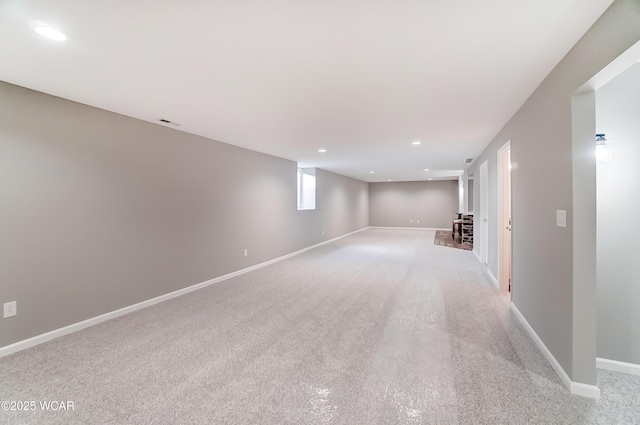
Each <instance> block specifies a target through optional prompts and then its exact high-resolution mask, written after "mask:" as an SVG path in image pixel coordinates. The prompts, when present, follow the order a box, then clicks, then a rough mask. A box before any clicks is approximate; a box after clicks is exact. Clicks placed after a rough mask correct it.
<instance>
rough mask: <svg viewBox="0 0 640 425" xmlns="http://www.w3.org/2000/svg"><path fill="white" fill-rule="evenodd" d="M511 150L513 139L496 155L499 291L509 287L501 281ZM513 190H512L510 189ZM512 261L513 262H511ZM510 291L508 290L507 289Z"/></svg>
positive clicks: (497, 284) (497, 283)
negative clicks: (508, 154)
mask: <svg viewBox="0 0 640 425" xmlns="http://www.w3.org/2000/svg"><path fill="white" fill-rule="evenodd" d="M510 149H511V139H509V140H507V142H506V143H505V144H504V145H502V147H500V148H499V149H498V152H497V153H496V158H497V163H498V166H497V171H498V187H497V190H498V226H496V230H497V241H498V243H497V244H496V245H497V246H496V254H497V256H498V277H499V279H496V282H495V283H496V286H497V287H498V289H502V288H501V287H500V286H501V284H503V287H507V286H508V283H507V284H506V285H504V283H505V282H502V281H501V279H502V278H503V277H504V276H503V274H504V268H505V264H504V263H505V259H504V258H503V255H504V252H503V251H504V249H505V246H504V245H505V234H504V232H505V221H506V220H505V217H504V210H505V199H504V184H505V182H504V181H503V180H504V179H505V175H504V171H503V170H504V168H505V164H504V153H505V152H507V151H509V150H510ZM509 178H510V177H509ZM510 190H511V189H510ZM509 261H511V260H509ZM506 289H508V288H506Z"/></svg>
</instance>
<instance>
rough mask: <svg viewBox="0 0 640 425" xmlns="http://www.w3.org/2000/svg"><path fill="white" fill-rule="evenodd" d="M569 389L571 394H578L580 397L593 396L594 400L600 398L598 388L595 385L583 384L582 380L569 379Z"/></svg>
mask: <svg viewBox="0 0 640 425" xmlns="http://www.w3.org/2000/svg"><path fill="white" fill-rule="evenodd" d="M569 391H571V394H574V395H579V396H580V397H587V398H593V399H595V400H598V399H599V398H600V388H598V387H596V386H595V385H590V384H583V383H582V382H574V381H571V386H570V387H569Z"/></svg>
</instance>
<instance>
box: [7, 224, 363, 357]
mask: <svg viewBox="0 0 640 425" xmlns="http://www.w3.org/2000/svg"><path fill="white" fill-rule="evenodd" d="M367 229H368V227H364V228H362V229H358V230H356V231H354V232H350V233H346V234H344V235H341V236H338V237H336V238H333V239H328V240H326V241H323V242H320V243H317V244H315V245H311V246H308V247H306V248H303V249H301V250H299V251H295V252H292V253H290V254H286V255H283V256H282V257H278V258H274V259H273V260H269V261H265V262H263V263H260V264H256V265H253V266H251V267H247V268H244V269H241V270H237V271H235V272H232V273H228V274H225V275H222V276H218V277H216V278H213V279H210V280H207V281H205V282H201V283H197V284H195V285H192V286H188V287H186V288H182V289H178V290H177V291H173V292H169V293H168V294H164V295H160V296H158V297H155V298H151V299H149V300H146V301H141V302H139V303H136V304H133V305H130V306H127V307H123V308H121V309H118V310H114V311H111V312H109V313H105V314H101V315H100V316H96V317H92V318H90V319H86V320H83V321H81V322H77V323H73V324H71V325H68V326H65V327H63V328H59V329H55V330H52V331H50V332H46V333H43V334H40V335H36V336H34V337H31V338H28V339H25V340H22V341H18V342H15V343H13V344H9V345H5V346H4V347H0V358H2V357H5V356H8V355H10V354H13V353H16V352H18V351H22V350H25V349H27V348H31V347H34V346H36V345H39V344H42V343H44V342H47V341H51V340H52V339H56V338H59V337H61V336H64V335H68V334H70V333H73V332H78V331H80V330H82V329H86V328H88V327H91V326H94V325H97V324H99V323H102V322H106V321H107V320H111V319H115V318H116V317H120V316H123V315H125V314H128V313H133V312H134V311H138V310H141V309H143V308H146V307H151V306H152V305H155V304H158V303H161V302H163V301H167V300H170V299H172V298H176V297H179V296H181V295H184V294H188V293H189V292H193V291H197V290H198V289H202V288H206V287H207V286H209V285H213V284H215V283H219V282H222V281H224V280H227V279H231V278H232V277H236V276H240V275H242V274H245V273H248V272H250V271H253V270H257V269H260V268H262V267H266V266H268V265H271V264H273V263H277V262H278V261H282V260H286V259H287V258H291V257H294V256H296V255H300V254H302V253H303V252H307V251H310V250H312V249H314V248H317V247H319V246H321V245H326V244H328V243H331V242H334V241H337V240H338V239H342V238H345V237H347V236H350V235H353V234H355V233H358V232H362V231H363V230H367Z"/></svg>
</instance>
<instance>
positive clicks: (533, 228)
mask: <svg viewBox="0 0 640 425" xmlns="http://www.w3.org/2000/svg"><path fill="white" fill-rule="evenodd" d="M639 22H640V3H639V2H638V1H634V0H616V1H615V2H614V3H613V4H612V6H611V7H610V8H609V9H608V10H607V11H606V12H605V13H604V14H603V15H602V17H601V18H600V19H599V20H598V21H597V22H596V23H595V24H594V25H593V27H592V28H591V29H589V30H588V31H587V33H586V34H585V36H584V37H583V38H582V39H581V40H580V41H579V42H578V43H577V44H576V46H575V47H574V48H573V49H572V50H571V51H570V52H569V53H568V54H567V56H565V58H564V59H562V61H561V62H560V63H559V64H558V65H557V66H556V68H555V69H554V70H553V71H552V72H551V73H550V74H549V76H548V77H547V78H546V79H545V80H544V81H543V82H542V84H541V85H540V86H539V87H538V88H537V89H536V90H535V91H534V93H533V94H532V95H531V96H530V98H529V99H528V100H527V101H526V102H525V103H524V104H523V106H522V107H521V108H520V110H519V111H518V112H517V113H516V114H515V115H514V116H513V117H512V119H511V120H510V121H509V122H508V123H507V124H506V126H505V127H504V128H503V129H502V130H501V131H500V132H499V133H498V135H497V136H496V138H495V139H493V141H492V142H491V143H490V144H489V146H488V147H487V148H486V149H485V151H484V152H483V153H482V154H481V155H480V156H479V157H478V158H476V160H475V161H474V163H473V164H472V165H471V169H470V171H471V172H472V173H473V175H474V176H475V179H476V181H475V187H474V192H475V193H474V201H473V204H474V209H475V210H476V211H479V210H480V199H479V184H478V181H477V179H478V178H479V177H478V176H479V172H478V169H479V166H480V164H481V163H482V162H483V161H484V160H488V164H489V205H488V207H489V265H488V267H489V270H490V271H491V272H492V273H493V275H494V276H498V258H497V249H498V240H497V234H498V232H497V225H498V190H497V184H498V182H497V156H496V153H497V150H498V149H499V148H500V147H501V146H502V145H504V143H506V142H507V141H508V140H511V162H512V167H513V168H512V213H513V232H512V237H513V246H512V250H513V251H512V253H513V257H512V258H513V266H512V267H513V268H512V270H513V281H512V294H511V296H512V302H513V303H514V304H515V305H516V306H517V308H518V309H519V310H520V312H522V314H523V315H524V316H525V318H526V319H527V321H528V322H529V323H530V324H531V326H532V327H533V329H534V330H535V331H536V333H537V334H538V335H539V336H540V338H541V339H542V341H543V342H544V343H545V345H546V346H547V347H548V348H549V350H550V351H551V353H552V354H553V355H554V357H555V358H556V359H557V360H558V361H559V363H560V365H561V366H562V367H563V369H564V370H565V371H566V372H567V373H568V375H569V377H570V378H572V379H573V380H574V381H577V382H583V383H587V384H595V326H594V329H593V330H591V329H586V328H588V327H589V326H590V324H591V323H592V322H593V323H594V324H595V305H594V306H593V308H592V309H591V312H588V313H585V309H584V308H581V310H580V315H578V314H576V315H574V314H573V312H574V301H575V299H579V298H585V299H591V297H592V294H590V293H583V292H579V291H576V293H575V294H574V291H573V289H574V281H573V216H574V211H573V207H572V205H573V199H572V197H573V183H572V178H573V173H572V167H575V166H580V167H593V168H594V169H595V159H594V156H593V155H587V156H584V157H582V156H581V157H579V158H578V157H576V158H574V156H573V146H572V117H571V100H572V99H571V98H572V94H573V93H574V91H575V90H576V89H578V88H579V87H580V86H581V85H582V84H583V83H585V82H586V81H587V80H589V79H590V78H591V77H592V76H593V75H595V74H596V73H597V72H599V71H600V70H601V69H602V68H604V67H605V66H606V65H608V64H609V63H610V62H611V61H612V60H613V59H615V58H616V57H617V56H619V55H620V54H621V53H622V52H623V51H624V50H626V49H627V48H629V47H630V46H631V45H633V44H634V43H635V42H636V41H638V40H639V39H640V25H638V23H639ZM572 159H573V160H574V161H573V162H572ZM593 191H594V192H595V179H594V184H593ZM593 208H594V209H595V205H594V206H593ZM556 209H564V210H567V215H568V227H566V228H561V227H557V226H556V224H555V212H556ZM575 214H580V211H577V212H575ZM583 266H584V267H587V266H589V265H588V264H585V265H583ZM580 291H582V289H580ZM587 291H588V290H587ZM593 292H594V294H595V285H594V287H593ZM584 314H590V315H591V316H588V317H585V316H584ZM574 326H575V327H574ZM580 327H585V329H580ZM577 334H581V335H588V334H591V335H592V336H593V341H594V342H593V347H591V346H590V342H589V341H586V342H584V341H581V340H578V339H577V340H576V341H577V343H576V344H574V342H576V341H574V336H575V335H577Z"/></svg>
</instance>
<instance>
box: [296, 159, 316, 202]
mask: <svg viewBox="0 0 640 425" xmlns="http://www.w3.org/2000/svg"><path fill="white" fill-rule="evenodd" d="M315 209H316V169H315V168H299V167H298V210H315Z"/></svg>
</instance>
